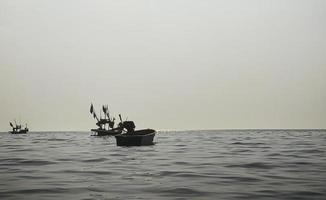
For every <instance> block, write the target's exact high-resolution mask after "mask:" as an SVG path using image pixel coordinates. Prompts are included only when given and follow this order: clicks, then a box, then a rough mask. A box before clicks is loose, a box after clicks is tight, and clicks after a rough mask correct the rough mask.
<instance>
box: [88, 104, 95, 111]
mask: <svg viewBox="0 0 326 200" xmlns="http://www.w3.org/2000/svg"><path fill="white" fill-rule="evenodd" d="M89 111H90V112H91V113H93V111H94V108H93V104H91V108H90V110H89Z"/></svg>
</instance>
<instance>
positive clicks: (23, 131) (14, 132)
mask: <svg viewBox="0 0 326 200" xmlns="http://www.w3.org/2000/svg"><path fill="white" fill-rule="evenodd" d="M27 132H28V130H20V131H9V133H11V134H27Z"/></svg>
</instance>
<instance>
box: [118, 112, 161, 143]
mask: <svg viewBox="0 0 326 200" xmlns="http://www.w3.org/2000/svg"><path fill="white" fill-rule="evenodd" d="M119 117H120V120H121V123H120V127H121V128H122V129H123V130H126V131H125V132H124V133H122V134H119V135H115V138H116V141H117V146H145V145H154V142H153V139H154V137H155V134H156V131H155V130H153V129H142V130H135V128H136V126H135V123H134V122H133V121H124V122H122V118H121V115H119Z"/></svg>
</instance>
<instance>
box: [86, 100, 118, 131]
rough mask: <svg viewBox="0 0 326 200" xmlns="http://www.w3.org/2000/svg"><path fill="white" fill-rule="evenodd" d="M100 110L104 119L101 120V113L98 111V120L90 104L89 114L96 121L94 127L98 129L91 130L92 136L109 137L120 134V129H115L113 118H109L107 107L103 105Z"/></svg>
mask: <svg viewBox="0 0 326 200" xmlns="http://www.w3.org/2000/svg"><path fill="white" fill-rule="evenodd" d="M102 110H103V113H104V118H102V111H100V118H98V116H97V114H96V112H95V109H94V106H93V104H91V108H90V113H91V114H92V115H93V117H94V119H96V121H97V122H96V125H97V127H98V128H96V129H91V131H92V132H93V133H94V134H93V135H92V136H111V135H118V134H121V133H122V129H121V128H120V127H115V118H114V117H110V112H109V107H108V105H103V106H102Z"/></svg>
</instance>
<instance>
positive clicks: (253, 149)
mask: <svg viewBox="0 0 326 200" xmlns="http://www.w3.org/2000/svg"><path fill="white" fill-rule="evenodd" d="M90 135H91V133H90V132H39V133H36V132H34V133H33V132H31V133H29V134H27V135H12V134H8V133H0V199H8V200H9V199H45V200H47V199H326V131H325V130H227V131H225V130H210V131H204V130H200V131H194V130H193V131H160V132H158V134H157V135H156V137H155V142H156V144H155V145H153V146H141V147H118V146H116V143H115V142H116V141H115V138H114V137H93V136H90Z"/></svg>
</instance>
